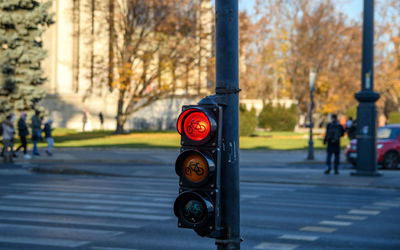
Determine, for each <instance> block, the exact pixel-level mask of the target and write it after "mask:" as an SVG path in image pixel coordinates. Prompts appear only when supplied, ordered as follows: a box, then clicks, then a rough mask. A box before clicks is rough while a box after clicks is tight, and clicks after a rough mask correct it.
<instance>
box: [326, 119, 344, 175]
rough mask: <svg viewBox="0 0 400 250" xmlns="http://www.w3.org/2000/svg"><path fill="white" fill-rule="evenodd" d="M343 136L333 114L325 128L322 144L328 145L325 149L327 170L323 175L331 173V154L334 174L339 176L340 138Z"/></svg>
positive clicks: (341, 129) (340, 126)
mask: <svg viewBox="0 0 400 250" xmlns="http://www.w3.org/2000/svg"><path fill="white" fill-rule="evenodd" d="M343 134H344V129H343V127H342V125H340V124H339V122H338V119H337V115H336V114H333V115H332V121H331V122H330V123H328V125H327V127H326V134H325V138H324V144H328V145H327V147H326V152H327V155H326V165H327V169H326V170H325V174H329V173H330V172H331V169H332V168H331V159H332V154H333V155H334V156H335V160H334V168H335V174H339V160H340V158H339V156H340V137H342V136H343Z"/></svg>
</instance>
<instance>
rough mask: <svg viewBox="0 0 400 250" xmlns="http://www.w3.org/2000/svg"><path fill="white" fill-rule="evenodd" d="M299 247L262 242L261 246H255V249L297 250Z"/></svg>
mask: <svg viewBox="0 0 400 250" xmlns="http://www.w3.org/2000/svg"><path fill="white" fill-rule="evenodd" d="M298 246H299V245H293V244H282V243H271V242H262V243H261V244H259V245H257V246H255V247H254V249H268V250H292V249H296V248H297V247H298Z"/></svg>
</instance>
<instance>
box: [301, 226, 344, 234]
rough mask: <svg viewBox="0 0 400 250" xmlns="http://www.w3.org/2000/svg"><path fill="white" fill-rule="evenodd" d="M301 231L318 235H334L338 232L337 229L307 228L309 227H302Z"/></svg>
mask: <svg viewBox="0 0 400 250" xmlns="http://www.w3.org/2000/svg"><path fill="white" fill-rule="evenodd" d="M299 230H300V231H306V232H316V233H333V232H335V231H336V230H337V228H333V227H315V226H307V227H302V228H300V229H299Z"/></svg>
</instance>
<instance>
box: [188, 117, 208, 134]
mask: <svg viewBox="0 0 400 250" xmlns="http://www.w3.org/2000/svg"><path fill="white" fill-rule="evenodd" d="M194 130H197V132H199V133H204V132H205V131H206V126H205V125H204V124H202V123H201V121H195V120H192V121H191V122H190V124H189V126H188V127H187V132H188V133H189V134H192V133H193V131H194Z"/></svg>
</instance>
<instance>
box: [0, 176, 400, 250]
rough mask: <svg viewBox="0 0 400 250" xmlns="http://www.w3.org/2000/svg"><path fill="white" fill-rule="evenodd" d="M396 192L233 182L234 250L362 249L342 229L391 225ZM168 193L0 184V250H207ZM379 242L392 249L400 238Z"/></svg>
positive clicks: (149, 187) (166, 186)
mask: <svg viewBox="0 0 400 250" xmlns="http://www.w3.org/2000/svg"><path fill="white" fill-rule="evenodd" d="M397 194H398V192H396V191H393V190H382V191H376V192H375V193H371V191H370V190H361V191H360V190H356V189H354V190H353V189H340V188H326V187H324V188H320V187H318V186H314V185H291V184H268V183H261V184H260V183H241V235H242V236H243V238H244V239H245V241H244V242H243V243H242V249H282V250H287V249H310V248H313V249H321V248H324V247H325V246H326V244H329V243H330V241H335V242H339V243H335V244H339V245H340V244H343V245H342V246H343V247H342V248H346V244H347V242H348V241H350V240H351V241H354V240H355V241H356V242H357V244H360V245H361V247H360V248H358V249H363V247H365V246H368V244H370V242H369V241H368V240H370V239H368V240H366V239H364V238H362V235H361V236H359V237H358V236H356V237H355V238H354V236H351V234H348V232H352V231H353V230H354V228H357V230H361V229H362V228H363V227H365V225H368V224H367V223H370V221H371V220H373V219H375V218H377V217H380V218H382V216H383V217H384V216H389V217H388V219H387V221H388V222H389V223H390V222H391V221H395V220H396V218H398V217H393V216H396V213H395V210H396V209H397V210H398V209H399V207H400V195H397ZM176 195H177V180H176V179H173V178H171V179H161V178H160V179H157V178H118V177H100V178H97V177H89V176H83V177H74V176H66V177H56V178H55V177H54V176H40V177H38V176H33V177H30V178H26V179H25V178H24V179H22V178H19V179H17V180H16V181H11V182H7V183H1V182H0V250H3V249H7V250H12V249H29V250H31V249H40V250H47V249H52V250H53V249H89V250H90V249H92V250H93V249H97V250H128V249H130V250H158V249H160V250H172V249H174V250H177V249H181V250H186V249H191V250H192V249H194V250H206V249H215V244H214V240H213V239H207V238H200V237H199V236H197V235H196V234H195V233H194V232H193V231H192V230H187V229H181V228H178V227H177V225H176V223H177V220H176V218H175V216H174V215H173V211H172V207H173V202H174V200H175V198H176ZM396 195H397V196H396ZM393 197H394V198H393ZM384 208H386V209H384ZM390 216H392V217H390ZM388 226H391V227H393V229H396V228H398V226H397V224H396V225H395V224H394V225H390V224H388ZM350 229H351V230H350ZM389 236H390V235H389ZM357 237H358V238H357ZM380 237H384V235H383V236H382V235H380ZM371 240H372V239H371ZM382 241H384V239H382ZM310 244H311V245H310ZM380 244H381V245H377V246H385V247H386V248H385V249H396V247H397V246H400V240H397V241H396V240H393V239H391V241H389V240H386V241H385V242H384V243H380ZM385 244H386V245H385ZM332 249H334V248H332ZM355 249H357V248H355ZM377 249H379V247H378V248H377Z"/></svg>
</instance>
